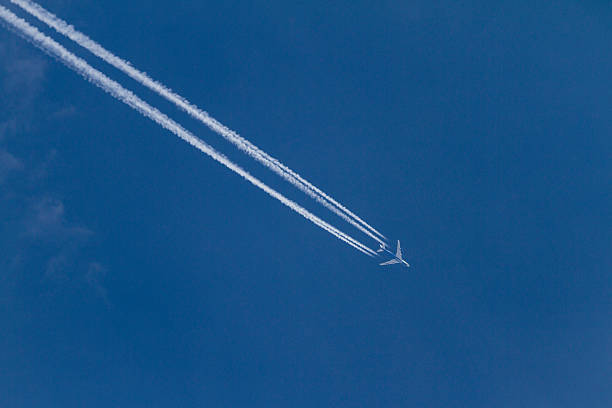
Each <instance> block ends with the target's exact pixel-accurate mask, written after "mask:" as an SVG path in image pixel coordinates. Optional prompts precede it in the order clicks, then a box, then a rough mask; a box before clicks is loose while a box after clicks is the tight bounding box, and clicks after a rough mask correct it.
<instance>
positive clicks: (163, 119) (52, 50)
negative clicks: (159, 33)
mask: <svg viewBox="0 0 612 408" xmlns="http://www.w3.org/2000/svg"><path fill="white" fill-rule="evenodd" d="M0 18H2V19H3V20H4V21H5V22H6V23H7V24H9V25H10V26H12V27H13V28H14V29H15V30H16V31H17V32H19V33H20V35H22V36H23V37H24V38H25V39H27V40H28V41H30V42H31V43H32V44H33V45H35V46H36V47H38V48H40V49H41V50H43V51H44V52H46V53H48V54H49V55H51V56H53V57H55V58H57V59H58V60H59V61H61V62H62V63H63V64H65V65H66V66H67V67H69V68H70V69H72V70H73V71H75V72H76V73H77V74H79V75H81V76H82V77H83V78H85V79H86V80H88V81H89V82H91V83H92V84H94V85H96V86H98V87H99V88H101V89H102V90H104V91H105V92H107V93H108V94H110V95H111V96H113V97H114V98H115V99H117V100H118V101H121V102H123V103H125V104H126V105H128V106H129V107H131V108H132V109H134V110H135V111H137V112H138V113H140V114H141V115H142V116H144V117H146V118H148V119H150V120H152V121H153V122H155V123H157V124H158V125H160V126H161V127H162V128H164V129H166V130H168V131H170V132H171V133H173V134H174V135H175V136H177V137H179V138H180V139H182V140H184V141H185V142H187V143H189V144H190V145H191V146H193V147H195V148H196V149H198V150H199V151H201V152H202V153H204V154H206V155H208V156H209V157H210V158H212V159H213V160H215V161H216V162H218V163H219V164H221V165H223V166H225V167H226V168H228V169H229V170H231V171H233V172H234V173H236V174H238V175H239V176H240V177H242V178H243V179H244V180H246V181H248V182H249V183H251V184H252V185H254V186H255V187H257V188H259V189H261V190H262V191H264V192H265V193H266V194H268V195H269V196H270V197H272V198H274V199H276V200H278V201H280V202H281V203H282V204H283V205H285V206H287V207H288V208H290V209H291V210H293V211H295V212H296V213H298V214H299V215H301V216H302V217H304V218H306V219H307V220H309V221H310V222H312V223H313V224H315V225H317V226H318V227H320V228H322V229H323V230H325V231H327V232H329V233H330V234H331V235H333V236H335V237H336V238H338V239H339V240H341V241H344V242H345V243H347V244H348V245H350V246H352V247H353V248H355V249H357V250H358V251H360V252H362V253H364V254H366V255H368V256H375V255H376V252H374V251H373V250H372V249H370V248H368V247H367V246H365V245H364V244H362V243H361V242H359V241H357V240H356V239H354V238H353V237H351V236H349V235H347V234H345V233H344V232H342V231H340V230H339V229H337V228H335V227H333V226H332V225H330V224H329V223H327V222H325V221H323V220H322V219H321V218H319V217H317V216H316V215H314V214H312V213H311V212H309V211H308V210H306V209H305V208H303V207H302V206H300V205H298V204H297V203H296V202H294V201H292V200H290V199H288V198H287V197H285V196H284V195H282V194H281V193H279V192H278V191H276V190H274V189H272V188H271V187H269V186H268V185H267V184H265V183H263V182H262V181H261V180H259V179H258V178H256V177H254V176H253V175H251V174H250V173H249V172H247V171H246V170H244V169H243V168H242V167H240V166H238V165H237V164H235V163H234V162H232V161H231V160H229V159H228V158H227V157H225V156H224V155H222V154H221V153H219V152H218V151H217V150H215V149H214V148H212V147H211V146H209V145H208V144H206V143H204V142H203V141H202V140H201V139H199V138H198V137H196V136H195V135H194V134H193V133H191V132H189V131H188V130H186V129H185V128H183V127H182V126H181V125H180V124H178V123H177V122H175V121H174V120H172V119H170V118H169V117H168V116H166V115H165V114H164V113H162V112H160V111H159V110H158V109H156V108H154V107H153V106H151V105H149V104H148V103H146V102H145V101H143V100H142V99H140V98H139V97H138V96H136V95H135V94H134V93H132V92H131V91H129V90H127V89H125V88H124V87H123V86H121V85H120V84H119V83H118V82H116V81H114V80H112V79H110V78H109V77H107V76H106V75H104V74H103V73H102V72H100V71H98V70H97V69H95V68H93V67H92V66H91V65H89V64H88V63H87V62H86V61H85V60H83V59H82V58H79V57H77V56H76V55H75V54H73V53H72V52H70V51H68V50H67V49H66V48H65V47H63V46H62V45H61V44H59V43H58V42H57V41H55V40H53V39H52V38H51V37H49V36H47V35H45V34H43V33H42V32H40V31H39V30H38V29H37V28H36V27H34V26H32V25H31V24H29V23H28V22H26V21H25V20H23V19H22V18H19V17H17V16H16V15H15V14H13V13H11V12H10V11H9V10H8V9H6V8H4V7H2V6H0Z"/></svg>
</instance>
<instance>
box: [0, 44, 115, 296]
mask: <svg viewBox="0 0 612 408" xmlns="http://www.w3.org/2000/svg"><path fill="white" fill-rule="evenodd" d="M46 72H47V62H46V61H45V60H44V59H42V58H40V56H38V55H33V54H32V53H31V51H30V50H29V49H28V48H27V47H22V46H21V45H19V44H17V43H15V42H14V41H12V40H5V39H4V38H3V37H1V36H0V95H1V98H0V214H2V222H0V248H2V251H0V271H2V273H0V300H2V299H7V298H11V297H12V295H11V293H14V291H13V290H12V289H13V288H14V287H15V286H18V285H20V282H23V280H24V279H26V278H27V279H35V280H38V281H39V282H41V283H43V287H46V288H48V289H50V290H52V291H55V292H57V291H58V290H60V288H62V287H72V288H80V289H79V290H82V291H83V290H84V291H89V292H91V293H92V294H93V296H94V297H97V298H99V299H100V300H102V301H103V302H104V303H105V304H107V305H108V304H109V302H108V294H107V292H106V288H105V287H104V276H105V274H106V268H105V267H104V266H103V265H102V264H101V263H100V262H99V261H98V260H96V259H92V257H91V255H88V253H90V250H89V249H90V247H91V246H92V245H93V242H92V241H93V240H92V238H93V237H94V235H95V234H94V232H93V231H92V230H91V229H90V228H88V227H87V226H86V225H83V224H81V223H78V222H74V221H73V220H71V217H70V215H69V212H70V211H69V210H68V209H67V208H66V205H65V203H64V201H63V200H62V199H61V198H58V197H57V196H56V195H55V194H54V193H52V192H49V191H47V188H46V187H45V180H46V177H47V176H48V173H49V172H50V171H52V169H53V166H54V164H56V162H57V152H56V150H55V149H51V150H49V151H48V152H46V153H45V152H44V151H43V152H42V154H41V155H40V156H41V157H42V159H41V160H40V161H35V160H34V159H33V158H32V157H19V156H18V155H17V154H15V153H14V150H15V149H14V147H15V144H16V143H17V144H18V141H19V139H20V138H25V137H28V136H31V135H32V134H33V133H34V132H33V130H35V129H34V128H35V127H36V126H37V125H33V124H40V123H44V121H45V120H57V119H58V118H60V119H61V118H65V117H68V116H71V115H74V114H75V112H76V109H75V108H74V107H73V106H67V107H65V108H60V109H57V110H55V111H54V112H52V113H50V114H48V115H43V116H40V115H38V114H35V112H34V111H35V110H38V109H37V106H38V105H40V104H41V103H44V101H42V100H41V99H40V91H41V89H42V86H43V85H44V81H45V79H46Z"/></svg>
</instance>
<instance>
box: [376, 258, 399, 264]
mask: <svg viewBox="0 0 612 408" xmlns="http://www.w3.org/2000/svg"><path fill="white" fill-rule="evenodd" d="M396 263H400V261H398V260H397V259H392V260H390V261H387V262H383V263H381V264H380V265H393V264H396Z"/></svg>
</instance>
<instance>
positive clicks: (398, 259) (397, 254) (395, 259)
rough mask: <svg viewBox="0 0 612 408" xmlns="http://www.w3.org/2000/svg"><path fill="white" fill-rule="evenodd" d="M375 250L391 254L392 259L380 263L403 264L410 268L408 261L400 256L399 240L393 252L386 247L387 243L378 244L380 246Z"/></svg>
mask: <svg viewBox="0 0 612 408" xmlns="http://www.w3.org/2000/svg"><path fill="white" fill-rule="evenodd" d="M376 252H379V253H380V252H387V253H389V254H391V255H393V259H392V260H390V261H387V262H383V263H381V264H380V265H393V264H399V263H401V264H404V265H405V266H406V268H410V264H409V263H408V262H406V261H405V260H404V258H402V248H401V247H400V242H399V240H398V241H397V250H396V251H395V253H393V252H391V251H389V250H388V249H387V245H386V244H380V248H379V249H378V250H377V251H376Z"/></svg>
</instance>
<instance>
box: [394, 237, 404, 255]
mask: <svg viewBox="0 0 612 408" xmlns="http://www.w3.org/2000/svg"><path fill="white" fill-rule="evenodd" d="M395 256H397V257H398V258H399V259H403V258H402V248H401V247H400V243H399V241H397V252H396V253H395Z"/></svg>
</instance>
